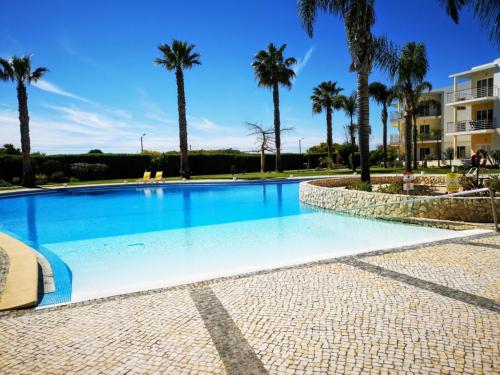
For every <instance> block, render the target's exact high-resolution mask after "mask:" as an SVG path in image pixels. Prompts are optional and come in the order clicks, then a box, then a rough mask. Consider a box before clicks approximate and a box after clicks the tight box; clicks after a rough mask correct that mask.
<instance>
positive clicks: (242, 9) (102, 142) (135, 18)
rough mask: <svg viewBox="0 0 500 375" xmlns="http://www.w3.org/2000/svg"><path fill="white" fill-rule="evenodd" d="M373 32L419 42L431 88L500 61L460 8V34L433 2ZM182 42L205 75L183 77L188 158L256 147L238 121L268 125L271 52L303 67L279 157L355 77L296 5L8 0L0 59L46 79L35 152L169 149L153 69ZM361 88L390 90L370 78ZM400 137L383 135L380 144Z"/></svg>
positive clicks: (171, 143) (315, 128)
mask: <svg viewBox="0 0 500 375" xmlns="http://www.w3.org/2000/svg"><path fill="white" fill-rule="evenodd" d="M375 11H376V17H377V21H376V24H375V26H374V28H373V31H374V34H375V35H385V36H387V38H389V39H390V40H392V41H393V42H394V43H396V44H398V45H403V44H404V43H407V42H410V41H419V42H424V43H425V45H426V47H427V54H428V59H429V64H430V69H429V72H428V75H427V80H428V81H430V82H431V83H432V84H433V86H434V87H443V86H449V85H451V84H452V81H451V79H450V78H449V77H448V76H449V75H450V74H452V73H456V72H461V71H464V70H468V69H470V68H471V67H472V66H476V65H481V64H484V63H487V62H491V61H493V60H494V59H495V58H498V57H499V56H500V53H499V52H500V51H499V49H498V48H497V47H496V45H495V44H494V43H493V42H491V41H490V40H489V39H488V31H487V30H485V29H483V28H482V27H481V25H480V23H479V21H478V20H476V19H474V18H473V16H472V13H471V12H470V11H469V10H468V9H466V10H465V11H464V12H463V13H462V16H461V22H460V24H459V25H456V24H454V23H453V22H452V21H451V19H449V18H448V17H447V16H446V14H445V11H444V9H443V8H442V7H440V6H439V5H438V1H437V0H420V1H406V0H405V1H401V0H376V1H375ZM173 39H181V40H185V41H188V42H190V43H193V44H195V45H196V51H198V52H200V53H201V61H202V65H201V66H195V67H194V68H193V69H191V70H188V71H186V72H185V89H186V101H187V114H188V136H189V144H190V145H191V147H192V149H218V148H230V147H232V148H237V149H241V150H247V151H253V150H256V149H257V147H256V144H255V139H253V138H252V137H250V136H248V130H247V129H246V127H245V122H246V121H250V122H258V123H261V124H262V125H264V126H269V127H271V126H272V125H273V102H272V94H271V91H270V90H268V89H265V88H259V87H258V86H257V83H256V80H255V75H254V72H253V70H252V68H251V62H252V58H253V56H254V55H255V53H256V52H258V51H259V50H261V49H264V48H265V47H266V46H267V44H268V43H269V42H273V43H275V44H282V43H286V44H287V47H286V49H285V55H286V56H287V57H288V56H293V57H295V58H297V59H298V65H297V66H296V67H295V69H296V74H297V76H296V78H295V80H294V82H293V86H292V88H291V90H287V89H285V88H282V89H281V92H280V93H281V123H282V126H284V127H293V128H294V130H293V131H292V132H288V133H286V134H284V135H283V140H282V146H283V151H284V152H297V151H298V150H299V139H302V151H304V150H305V149H307V148H308V147H310V146H312V145H315V144H318V143H319V142H323V141H324V140H325V138H326V124H325V115H324V114H319V115H313V114H312V111H311V102H310V96H311V91H312V88H313V87H314V86H316V85H318V84H319V83H320V82H322V81H325V80H332V81H337V84H338V86H340V87H342V88H344V91H343V93H344V94H350V93H351V92H352V91H353V90H354V88H355V79H356V76H355V74H354V73H351V72H349V63H350V55H349V52H348V49H347V45H346V41H345V32H344V28H343V24H342V22H341V21H340V20H339V19H337V18H335V17H334V16H331V15H321V16H320V17H318V19H317V22H316V26H315V31H314V36H313V38H309V37H308V36H307V34H306V33H305V31H304V29H303V28H302V26H301V24H300V21H299V18H298V16H297V12H296V1H295V0H254V1H246V2H243V1H234V0H233V1H230V0H214V1H206V0H196V1H194V0H193V1H189V0H185V1H162V0H143V1H138V0H135V1H132V0H121V1H118V0H116V1H111V0H100V1H98V0H86V1H82V0H72V1H66V0H51V1H39V0H26V1H18V0H3V1H2V12H1V13H0V56H1V57H3V58H8V57H10V56H12V55H15V54H17V55H21V54H26V53H28V54H32V61H33V67H34V68H35V67H38V66H44V67H47V68H49V69H50V72H49V73H47V74H46V75H45V76H44V78H43V80H41V81H39V82H38V83H37V84H36V85H31V86H30V87H29V88H28V95H29V110H30V128H31V143H32V151H40V152H45V153H78V152H87V151H88V150H90V149H93V148H99V149H101V150H103V151H105V152H138V151H139V150H140V136H141V134H143V133H145V134H146V136H145V137H144V147H145V148H146V149H153V150H158V151H168V150H175V149H178V143H179V142H178V124H177V96H176V95H177V91H176V90H177V89H176V83H175V76H174V74H173V72H169V71H166V70H165V69H164V68H161V67H159V66H156V65H155V64H154V63H153V61H154V59H155V58H157V57H160V52H159V51H158V49H157V47H158V45H159V44H161V43H170V42H171V41H172V40H173ZM370 81H371V82H372V81H381V82H384V83H390V81H389V80H388V77H387V76H386V74H384V73H383V72H379V71H377V70H376V69H374V70H373V72H372V74H371V76H370ZM17 116H18V115H17V98H16V90H15V85H14V84H13V83H10V82H0V144H4V143H13V144H14V145H16V146H19V145H20V139H19V138H20V135H19V121H18V118H17ZM347 122H348V119H347V117H346V116H345V115H344V114H343V113H342V112H335V113H334V116H333V133H334V141H336V142H344V141H345V139H346V137H345V131H344V126H345V124H346V123H347ZM370 123H371V125H372V135H371V139H370V147H372V148H373V147H376V146H377V145H379V144H381V139H382V130H381V129H382V126H381V122H380V108H379V107H378V106H377V105H376V104H375V103H373V102H372V103H371V105H370ZM394 133H395V129H392V128H390V127H389V134H394Z"/></svg>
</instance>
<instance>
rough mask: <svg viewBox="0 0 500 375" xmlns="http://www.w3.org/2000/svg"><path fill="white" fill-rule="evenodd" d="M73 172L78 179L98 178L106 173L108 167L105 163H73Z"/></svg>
mask: <svg viewBox="0 0 500 375" xmlns="http://www.w3.org/2000/svg"><path fill="white" fill-rule="evenodd" d="M70 168H71V172H72V174H73V175H74V176H75V177H77V178H78V179H80V180H82V181H85V180H97V179H99V178H101V177H102V176H103V175H104V172H106V170H107V169H108V166H107V165H105V164H100V163H96V164H88V163H73V164H71V166H70Z"/></svg>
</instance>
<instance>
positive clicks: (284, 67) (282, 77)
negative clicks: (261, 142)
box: [252, 43, 297, 172]
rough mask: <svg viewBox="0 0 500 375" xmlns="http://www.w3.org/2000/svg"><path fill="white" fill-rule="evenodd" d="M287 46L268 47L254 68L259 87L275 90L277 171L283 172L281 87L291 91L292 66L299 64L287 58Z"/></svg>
mask: <svg viewBox="0 0 500 375" xmlns="http://www.w3.org/2000/svg"><path fill="white" fill-rule="evenodd" d="M285 48H286V44H283V45H282V46H281V47H279V48H277V47H276V46H275V45H274V44H273V43H269V44H268V45H267V49H266V50H261V51H259V52H257V54H256V55H255V57H254V59H253V62H252V67H253V69H254V70H255V78H256V79H257V81H258V84H259V87H261V86H262V87H268V88H270V89H272V90H273V104H274V142H275V147H276V171H277V172H282V171H283V169H282V167H281V129H280V127H281V121H280V93H279V86H280V85H281V86H283V87H286V88H288V89H290V88H291V87H292V80H293V78H294V77H295V72H294V71H293V69H292V66H293V65H295V64H296V63H297V60H296V59H295V58H293V57H287V58H285V57H284V56H283V52H284V51H285Z"/></svg>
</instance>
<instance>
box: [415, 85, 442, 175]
mask: <svg viewBox="0 0 500 375" xmlns="http://www.w3.org/2000/svg"><path fill="white" fill-rule="evenodd" d="M424 90H425V91H427V92H429V91H431V90H432V85H431V84H430V83H429V82H426V81H423V82H421V83H420V84H419V85H417V87H416V89H415V94H414V96H413V100H414V104H413V108H414V110H413V114H412V119H413V169H417V168H418V162H417V134H418V130H417V117H418V116H419V115H420V114H421V113H423V111H424V110H426V109H428V107H429V106H431V105H432V106H434V107H436V108H440V107H441V102H440V101H438V100H436V99H433V98H429V97H425V96H424V95H423V93H424Z"/></svg>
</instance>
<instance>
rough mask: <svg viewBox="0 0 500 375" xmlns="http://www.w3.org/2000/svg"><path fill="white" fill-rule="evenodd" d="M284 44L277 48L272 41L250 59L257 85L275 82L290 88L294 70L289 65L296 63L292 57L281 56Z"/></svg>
mask: <svg viewBox="0 0 500 375" xmlns="http://www.w3.org/2000/svg"><path fill="white" fill-rule="evenodd" d="M285 48H286V44H283V45H281V46H280V47H279V48H277V47H276V46H275V45H274V44H273V43H269V44H268V45H267V49H266V50H261V51H259V52H257V53H256V54H255V56H254V59H253V61H252V68H253V69H254V71H255V78H256V79H257V82H258V85H259V86H264V87H273V86H274V85H276V84H279V85H281V86H284V87H287V88H290V87H291V86H292V80H293V78H294V77H295V72H294V71H293V69H291V67H292V66H293V65H295V64H296V63H297V60H296V59H295V58H293V57H288V58H285V57H284V56H283V53H284V50H285Z"/></svg>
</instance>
